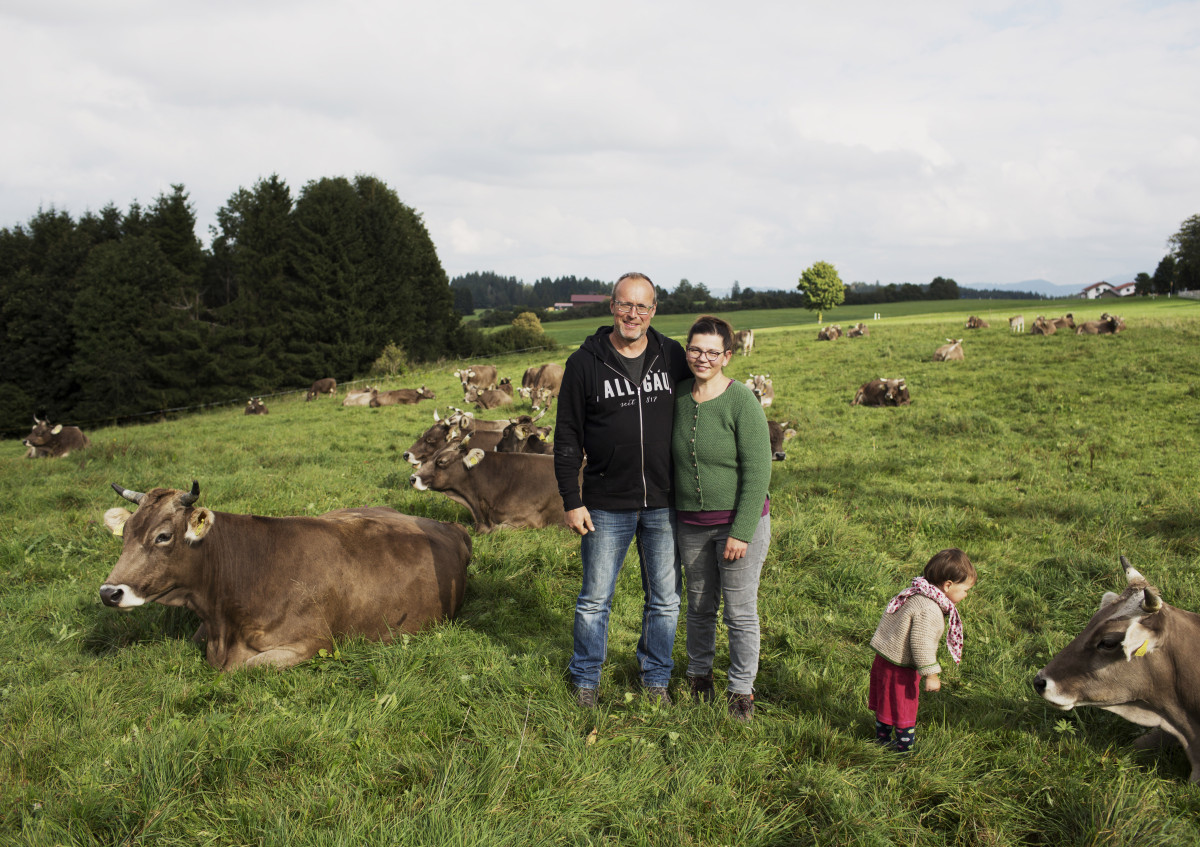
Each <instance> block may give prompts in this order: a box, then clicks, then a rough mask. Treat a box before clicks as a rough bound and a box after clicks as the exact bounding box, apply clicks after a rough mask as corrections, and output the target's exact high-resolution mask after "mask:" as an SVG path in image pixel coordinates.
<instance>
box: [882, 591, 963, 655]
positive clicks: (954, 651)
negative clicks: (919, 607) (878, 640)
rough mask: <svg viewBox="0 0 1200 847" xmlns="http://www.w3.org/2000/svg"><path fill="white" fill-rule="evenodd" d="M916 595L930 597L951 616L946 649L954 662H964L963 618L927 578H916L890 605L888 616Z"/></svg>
mask: <svg viewBox="0 0 1200 847" xmlns="http://www.w3.org/2000/svg"><path fill="white" fill-rule="evenodd" d="M914 594H920V595H921V596H922V597H928V598H929V599H930V600H932V601H933V602H935V603H937V604H938V608H939V609H941V610H942V614H944V615H949V616H950V626H948V627H947V628H946V648H947V649H948V650H949V651H950V658H952V659H953V660H954V663H955V664H958V663H959V662H961V661H962V649H963V625H962V618H960V617H959V616H958V609H956V608H955V607H954V603H952V602H951V601H950V598H949V597H947V596H946V595H945V593H944V592H943V591H942V590H941V589H940V588H938V587H937V586H936V585H934V584H933V583H931V582H929V581H928V580H927V579H925V577H923V576H918V577H916V578H914V579H913V581H912V585H911V586H910V587H908V588H906V589H904V590H903V591H901V592H900V593H899V594H897V595H896V596H895V597H893V598H892V602H890V603H888V607H887V612H888V614H889V615H890V614H892V613H893V612H895V611H896V610H897V609H899V608H900V607H901V606H903V605H904V601H905V600H907V599H908V598H909V597H912V596H913V595H914Z"/></svg>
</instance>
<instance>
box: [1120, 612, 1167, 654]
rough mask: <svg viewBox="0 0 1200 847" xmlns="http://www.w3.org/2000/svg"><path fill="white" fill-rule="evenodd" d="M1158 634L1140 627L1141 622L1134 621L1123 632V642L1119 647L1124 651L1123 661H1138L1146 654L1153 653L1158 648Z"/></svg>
mask: <svg viewBox="0 0 1200 847" xmlns="http://www.w3.org/2000/svg"><path fill="white" fill-rule="evenodd" d="M1158 636H1159V634H1158V632H1157V631H1155V630H1153V629H1151V628H1150V627H1147V626H1142V622H1141V620H1135V621H1133V622H1132V623H1130V624H1129V628H1128V629H1127V630H1125V640H1124V641H1122V642H1121V647H1122V648H1123V649H1124V650H1125V660H1126V661H1131V660H1132V659H1135V658H1137V659H1140V658H1141V657H1142V656H1145V655H1146V654H1147V653H1153V652H1154V651H1155V650H1156V649H1157V648H1158Z"/></svg>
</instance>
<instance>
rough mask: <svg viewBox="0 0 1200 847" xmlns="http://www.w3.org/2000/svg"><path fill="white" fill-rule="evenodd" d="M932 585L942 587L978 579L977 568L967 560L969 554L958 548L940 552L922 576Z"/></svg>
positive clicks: (935, 555) (931, 560) (928, 564)
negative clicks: (946, 584) (949, 583)
mask: <svg viewBox="0 0 1200 847" xmlns="http://www.w3.org/2000/svg"><path fill="white" fill-rule="evenodd" d="M922 575H923V576H924V577H925V579H926V581H928V582H929V583H931V584H932V585H938V586H940V585H942V584H944V583H946V582H947V581H949V582H966V581H967V580H974V579H976V573H975V566H974V565H972V564H971V560H970V559H968V558H967V554H966V553H964V552H963V551H962V550H959V549H958V548H957V547H950V548H947V549H945V550H939V551H938V552H936V553H934V554H933V558H932V559H930V560H929V562H928V563H927V564H926V565H925V572H924V574H922Z"/></svg>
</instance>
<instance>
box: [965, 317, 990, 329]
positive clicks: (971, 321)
mask: <svg viewBox="0 0 1200 847" xmlns="http://www.w3.org/2000/svg"><path fill="white" fill-rule="evenodd" d="M987 328H988V322H987V321H985V320H984V319H983V318H980V317H977V316H975V315H971V316H970V317H969V318H967V329H987Z"/></svg>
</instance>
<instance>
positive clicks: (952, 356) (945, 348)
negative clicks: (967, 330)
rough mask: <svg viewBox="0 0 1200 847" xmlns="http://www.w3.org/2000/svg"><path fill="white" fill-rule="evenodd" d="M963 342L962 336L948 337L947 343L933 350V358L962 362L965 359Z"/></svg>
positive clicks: (936, 360)
mask: <svg viewBox="0 0 1200 847" xmlns="http://www.w3.org/2000/svg"><path fill="white" fill-rule="evenodd" d="M962 343H963V340H962V339H961V338H947V339H946V343H945V344H943V345H942V346H941V347H939V348H938V349H936V350H934V351H933V360H934V361H935V362H961V361H962V360H963V349H962Z"/></svg>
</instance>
